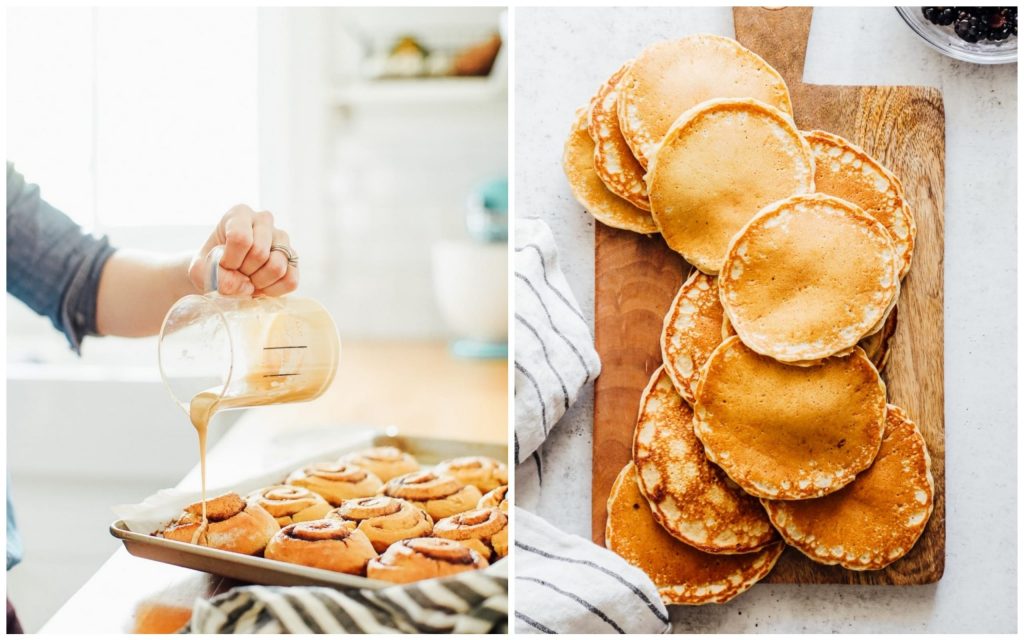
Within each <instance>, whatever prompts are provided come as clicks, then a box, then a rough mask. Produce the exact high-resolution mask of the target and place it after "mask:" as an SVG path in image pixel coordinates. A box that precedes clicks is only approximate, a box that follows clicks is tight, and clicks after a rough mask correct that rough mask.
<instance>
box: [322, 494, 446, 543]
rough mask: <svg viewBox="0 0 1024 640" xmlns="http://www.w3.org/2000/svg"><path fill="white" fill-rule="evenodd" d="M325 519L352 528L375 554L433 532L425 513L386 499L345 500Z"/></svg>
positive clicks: (397, 500) (378, 497)
mask: <svg viewBox="0 0 1024 640" xmlns="http://www.w3.org/2000/svg"><path fill="white" fill-rule="evenodd" d="M327 518H328V519H337V520H343V521H345V522H351V523H353V524H354V525H356V526H357V527H358V529H359V530H360V531H362V532H363V533H365V534H366V537H367V538H369V539H370V542H371V543H372V544H373V548H374V549H376V550H377V553H383V552H384V551H385V550H386V549H387V548H388V547H390V546H391V545H392V544H393V543H395V542H398V541H399V540H405V539H407V538H419V537H422V536H429V535H430V532H431V531H433V529H434V521H433V520H431V519H430V516H429V515H427V512H426V511H424V510H423V509H421V508H419V507H415V506H413V505H412V503H409V502H406V501H405V500H399V499H398V498H392V497H390V496H373V497H372V498H355V499H353V500H346V501H345V502H343V503H341V506H340V507H338V508H337V509H334V510H333V511H331V512H330V513H329V514H327Z"/></svg>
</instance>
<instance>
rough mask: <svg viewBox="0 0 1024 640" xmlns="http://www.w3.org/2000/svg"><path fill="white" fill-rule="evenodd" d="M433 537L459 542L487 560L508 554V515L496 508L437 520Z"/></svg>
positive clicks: (477, 510) (476, 510)
mask: <svg viewBox="0 0 1024 640" xmlns="http://www.w3.org/2000/svg"><path fill="white" fill-rule="evenodd" d="M434 535H435V536H437V537H438V538H447V539H449V540H455V541H457V542H460V543H462V544H463V545H465V546H467V547H469V548H470V549H473V550H474V551H476V552H478V553H479V554H480V555H481V556H483V557H484V558H487V559H488V560H492V559H497V558H504V557H505V556H506V555H508V516H506V515H505V514H504V513H502V512H501V510H500V509H497V508H495V507H491V508H489V509H475V510H473V511H467V512H465V513H459V514H456V515H454V516H450V517H448V518H444V519H442V520H438V521H437V523H436V524H435V525H434Z"/></svg>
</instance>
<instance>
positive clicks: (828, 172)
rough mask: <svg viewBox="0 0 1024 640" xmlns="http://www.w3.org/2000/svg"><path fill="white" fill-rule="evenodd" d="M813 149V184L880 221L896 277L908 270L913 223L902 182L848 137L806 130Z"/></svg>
mask: <svg viewBox="0 0 1024 640" xmlns="http://www.w3.org/2000/svg"><path fill="white" fill-rule="evenodd" d="M803 135H804V138H806V139H807V142H808V143H809V144H810V145H811V152H812V153H814V187H815V190H816V191H818V192H819V193H827V194H829V195H832V196H836V197H837V198H842V199H843V200H846V201H848V202H852V203H853V204H855V205H857V206H858V207H860V208H861V209H863V210H864V211H865V212H866V213H867V214H869V215H870V216H871V217H873V218H874V219H875V220H878V221H879V222H881V223H882V226H884V227H885V228H886V230H887V231H888V232H889V235H890V236H892V241H893V243H894V244H895V245H896V253H897V254H898V255H899V260H900V262H899V265H900V277H901V278H902V277H903V276H905V275H906V274H907V271H909V270H910V260H911V258H912V257H913V255H914V236H916V235H917V224H916V223H915V222H914V216H913V214H912V213H911V212H910V205H908V204H907V201H906V197H905V196H904V194H903V185H902V184H901V183H900V181H899V179H898V178H897V177H896V176H895V175H893V174H892V172H891V171H889V170H888V169H886V168H885V167H883V166H882V165H881V164H879V163H878V162H877V161H876V160H875V159H874V158H872V157H871V156H869V155H868V154H867V152H866V151H864V149H862V148H860V147H858V146H857V145H855V144H853V143H852V142H850V141H849V140H846V139H844V138H840V137H839V136H837V135H835V134H831V133H828V132H826V131H806V132H804V134H803Z"/></svg>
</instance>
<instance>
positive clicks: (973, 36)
mask: <svg viewBox="0 0 1024 640" xmlns="http://www.w3.org/2000/svg"><path fill="white" fill-rule="evenodd" d="M953 30H954V31H955V32H956V35H958V36H960V39H961V40H963V41H965V42H977V41H978V40H981V38H982V36H984V33H983V31H982V24H981V21H980V20H979V19H978V17H977V16H974V15H970V14H968V15H964V14H963V13H961V14H960V17H959V18H957V21H956V22H955V23H954V24H953Z"/></svg>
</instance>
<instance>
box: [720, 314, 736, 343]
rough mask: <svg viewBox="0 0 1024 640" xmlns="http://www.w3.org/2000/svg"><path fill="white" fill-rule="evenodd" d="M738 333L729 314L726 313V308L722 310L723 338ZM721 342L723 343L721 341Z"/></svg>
mask: <svg viewBox="0 0 1024 640" xmlns="http://www.w3.org/2000/svg"><path fill="white" fill-rule="evenodd" d="M734 335H736V331H734V330H733V328H732V323H731V322H729V316H727V315H725V310H724V309H723V310H722V340H725V339H726V338H728V337H729V336H734ZM719 344H721V343H719Z"/></svg>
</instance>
